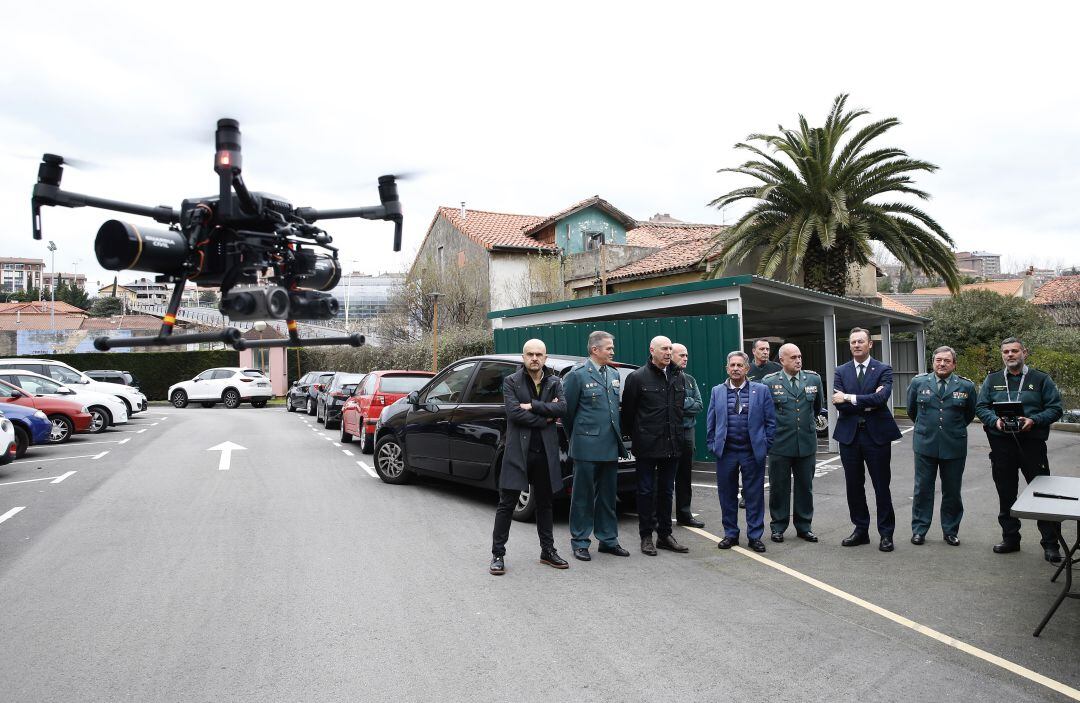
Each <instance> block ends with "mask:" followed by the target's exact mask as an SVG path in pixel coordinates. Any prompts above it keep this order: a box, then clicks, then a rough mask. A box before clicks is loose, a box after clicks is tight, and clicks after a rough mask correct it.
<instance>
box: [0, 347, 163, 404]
mask: <svg viewBox="0 0 1080 703" xmlns="http://www.w3.org/2000/svg"><path fill="white" fill-rule="evenodd" d="M14 369H21V370H23V371H33V372H34V373H39V374H41V375H42V376H48V377H49V378H51V379H52V380H54V381H59V382H60V383H63V384H64V385H65V386H70V387H71V388H77V389H80V390H88V391H94V392H95V393H107V394H108V395H112V396H116V397H117V398H119V399H120V400H121V402H123V403H124V409H125V410H126V411H127V415H128V417H131V416H132V415H134V414H135V413H138V412H142V411H143V410H146V396H145V395H143V394H142V393H141V392H139V391H137V390H135V389H134V388H132V387H131V386H124V385H121V384H119V383H102V382H101V381H95V380H94V379H92V378H90V377H89V376H87V375H86V374H84V373H83V372H82V371H79V370H77V369H73V368H72V367H70V366H68V365H67V364H65V363H64V362H62V361H53V360H51V359H11V358H8V359H0V371H8V370H14Z"/></svg>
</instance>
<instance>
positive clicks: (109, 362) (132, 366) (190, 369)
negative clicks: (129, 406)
mask: <svg viewBox="0 0 1080 703" xmlns="http://www.w3.org/2000/svg"><path fill="white" fill-rule="evenodd" d="M34 358H35V359H54V360H56V361H62V362H64V363H65V364H67V365H69V366H72V367H74V368H76V369H79V370H80V371H84V370H88V369H117V370H119V371H129V372H131V373H132V374H134V375H135V378H137V379H138V380H139V390H141V391H142V392H143V393H144V394H145V395H146V397H147V398H149V399H150V400H165V399H166V397H165V394H166V393H167V392H168V390H169V386H171V385H172V384H174V383H177V382H178V381H187V380H190V379H192V378H194V377H195V376H196V375H197V374H199V373H201V372H203V371H205V370H206V369H210V368H214V367H215V366H239V365H240V352H237V351H231V350H229V351H173V352H139V353H138V354H132V353H128V352H89V353H86V354H37V355H35V356H34Z"/></svg>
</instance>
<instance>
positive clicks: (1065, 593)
mask: <svg viewBox="0 0 1080 703" xmlns="http://www.w3.org/2000/svg"><path fill="white" fill-rule="evenodd" d="M1077 530H1078V536H1077V544H1080V520H1078V521H1077ZM1058 541H1059V542H1060V543H1061V546H1062V548H1063V549H1064V550H1065V558H1064V559H1063V560H1062V562H1061V568H1063V569H1065V588H1064V589H1063V590H1062V591H1061V593H1060V594H1059V595H1058V597H1057V600H1055V601H1054V605H1053V606H1051V608H1050V611H1049V612H1048V613H1047V614H1046V617H1044V618H1043V620H1042V622H1040V623H1039V626H1038V627H1037V628H1035V633H1034V636H1035V637H1038V636H1039V634H1041V633H1042V631H1043V628H1044V627H1046V623H1048V622H1050V618H1051V617H1053V615H1054V612H1055V611H1056V610H1057V609H1058V606H1059V605H1061V602H1062V601H1063V600H1065V599H1066V598H1080V593H1072V567H1073V561H1074V560H1073V558H1072V551H1070V550H1069V543H1068V542H1066V541H1065V537H1064V536H1063V535H1062V534H1061V533H1060V532H1059V533H1058ZM1075 549H1076V546H1073V550H1075ZM1059 572H1060V569H1059ZM1054 578H1057V574H1055V575H1054Z"/></svg>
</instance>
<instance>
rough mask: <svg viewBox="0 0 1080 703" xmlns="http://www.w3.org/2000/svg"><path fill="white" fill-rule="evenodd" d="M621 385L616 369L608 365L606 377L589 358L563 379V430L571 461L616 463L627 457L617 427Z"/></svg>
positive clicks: (620, 433)
mask: <svg viewBox="0 0 1080 703" xmlns="http://www.w3.org/2000/svg"><path fill="white" fill-rule="evenodd" d="M621 383H622V381H621V379H620V378H619V371H618V369H616V368H614V367H612V366H609V367H608V370H607V374H606V378H605V376H601V375H600V369H598V368H597V366H596V364H594V363H593V362H592V359H586V360H585V363H584V364H582V365H581V366H575V367H574V368H573V369H571V370H570V372H569V373H567V374H566V376H565V377H563V393H564V394H565V395H566V416H565V417H564V418H563V427H564V428H565V429H566V436H567V437H568V438H569V439H570V458H571V459H581V460H582V461H618V460H619V457H620V456H626V455H627V451H626V448H625V447H624V446H623V442H622V430H621V429H620V427H619V386H620V384H621Z"/></svg>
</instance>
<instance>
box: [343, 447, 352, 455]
mask: <svg viewBox="0 0 1080 703" xmlns="http://www.w3.org/2000/svg"><path fill="white" fill-rule="evenodd" d="M341 451H342V452H343V453H344V454H345V456H353V453H352V452H350V451H349V450H348V449H342V450H341Z"/></svg>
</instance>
